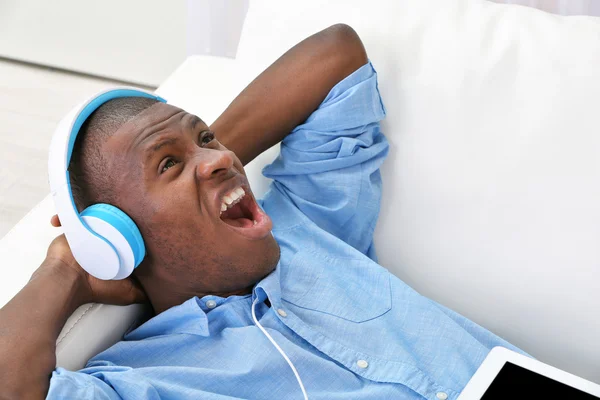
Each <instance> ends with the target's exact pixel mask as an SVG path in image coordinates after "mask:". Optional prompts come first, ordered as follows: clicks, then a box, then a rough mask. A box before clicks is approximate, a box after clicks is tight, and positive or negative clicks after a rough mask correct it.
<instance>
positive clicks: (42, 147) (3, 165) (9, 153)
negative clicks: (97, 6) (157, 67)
mask: <svg viewBox="0 0 600 400" xmlns="http://www.w3.org/2000/svg"><path fill="white" fill-rule="evenodd" d="M115 84H119V83H115V82H111V81H109V80H104V79H97V78H93V77H88V76H81V75H76V74H70V73H66V72H62V71H55V70H52V69H49V68H43V67H35V66H30V65H25V64H20V63H14V62H10V61H5V60H0V238H1V237H3V236H4V235H5V234H6V233H7V232H8V231H9V230H10V228H11V227H12V226H13V225H15V224H16V223H17V222H18V221H19V220H20V219H21V218H22V217H23V216H25V214H26V213H27V212H28V211H29V210H30V209H31V208H32V207H33V206H34V205H35V204H37V203H38V202H39V201H40V200H42V199H43V198H44V197H45V196H46V195H47V194H48V192H49V188H48V174H47V171H48V167H47V160H48V146H49V144H50V138H51V136H52V133H53V131H54V128H55V127H56V124H57V123H58V121H59V120H60V119H61V118H62V116H63V115H64V114H65V113H66V112H68V110H69V109H70V108H71V107H73V106H74V105H76V104H77V103H78V102H79V101H81V100H82V99H84V98H85V97H86V96H88V95H90V94H92V93H94V92H96V91H98V90H100V89H102V88H105V87H109V86H113V85H115Z"/></svg>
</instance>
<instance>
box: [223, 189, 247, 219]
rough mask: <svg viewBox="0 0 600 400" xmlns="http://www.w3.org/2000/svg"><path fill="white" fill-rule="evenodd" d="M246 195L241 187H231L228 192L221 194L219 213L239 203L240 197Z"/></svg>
mask: <svg viewBox="0 0 600 400" xmlns="http://www.w3.org/2000/svg"><path fill="white" fill-rule="evenodd" d="M245 195H246V192H245V191H244V189H242V188H241V187H238V188H236V189H233V190H232V191H231V192H230V193H229V194H227V195H225V196H223V202H222V203H221V214H223V212H224V211H226V210H227V209H228V208H231V207H233V206H234V205H235V204H237V203H239V202H240V200H241V199H242V197H244V196H245Z"/></svg>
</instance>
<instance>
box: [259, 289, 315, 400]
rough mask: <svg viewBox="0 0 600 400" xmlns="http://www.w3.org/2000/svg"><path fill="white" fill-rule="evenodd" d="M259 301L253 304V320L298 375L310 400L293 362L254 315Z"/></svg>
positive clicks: (306, 398)
mask: <svg viewBox="0 0 600 400" xmlns="http://www.w3.org/2000/svg"><path fill="white" fill-rule="evenodd" d="M257 301H258V298H256V299H255V300H254V302H253V303H252V319H253V320H254V323H255V324H256V326H258V328H259V329H260V330H261V331H262V333H264V334H265V336H266V337H267V339H269V340H270V341H271V343H273V346H275V348H276V349H277V350H279V352H280V353H281V355H282V356H283V358H285V361H287V363H288V364H289V365H290V367H291V368H292V371H294V375H296V379H297V380H298V383H299V384H300V389H302V394H303V395H304V400H308V396H307V394H306V390H305V389H304V385H303V384H302V379H300V375H298V371H296V367H294V364H292V362H291V361H290V359H289V358H288V356H287V355H286V354H285V353H284V351H283V350H282V349H281V347H279V345H278V344H277V343H276V342H275V340H273V338H272V337H271V335H269V333H268V332H267V331H266V330H265V328H263V327H262V325H261V324H260V322H258V320H257V319H256V314H255V313H254V306H255V305H256V302H257Z"/></svg>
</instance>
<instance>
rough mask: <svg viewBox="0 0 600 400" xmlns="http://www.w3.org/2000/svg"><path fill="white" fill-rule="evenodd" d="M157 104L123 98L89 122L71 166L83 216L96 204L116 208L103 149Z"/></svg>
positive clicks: (103, 107)
mask: <svg viewBox="0 0 600 400" xmlns="http://www.w3.org/2000/svg"><path fill="white" fill-rule="evenodd" d="M157 102H158V101H157V100H154V99H151V98H147V97H121V98H118V99H113V100H109V101H107V102H106V103H104V104H102V105H101V106H100V107H98V108H97V109H96V110H95V111H94V112H93V113H92V114H91V115H90V116H89V117H88V118H87V119H86V121H85V123H84V124H83V125H82V127H81V129H80V131H79V134H78V135H77V139H76V140H75V146H74V148H73V155H72V156H71V161H70V163H69V176H70V180H71V191H72V193H73V200H74V201H75V206H76V207H77V209H78V210H79V212H81V211H83V210H84V209H85V208H86V207H89V206H90V205H92V204H96V203H108V204H113V205H115V196H116V193H115V191H114V188H113V187H112V185H111V181H112V179H111V176H110V170H109V165H108V162H107V160H106V157H104V152H103V149H102V146H103V144H104V142H105V141H106V140H108V138H110V137H111V136H112V135H113V134H114V133H115V132H116V131H117V130H118V129H119V128H120V127H121V126H122V125H123V124H125V123H126V122H127V121H130V120H131V119H133V118H134V117H136V116H137V115H138V114H140V113H141V112H142V111H144V110H145V109H147V108H149V107H150V106H152V105H153V104H155V103H157Z"/></svg>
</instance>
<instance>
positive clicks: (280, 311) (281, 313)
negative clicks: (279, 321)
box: [277, 308, 287, 317]
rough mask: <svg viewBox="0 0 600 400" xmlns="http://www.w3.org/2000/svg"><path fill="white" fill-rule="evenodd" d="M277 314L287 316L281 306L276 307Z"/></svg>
mask: <svg viewBox="0 0 600 400" xmlns="http://www.w3.org/2000/svg"><path fill="white" fill-rule="evenodd" d="M277 314H279V315H281V316H282V317H287V313H286V312H285V311H283V310H282V309H281V308H278V309H277Z"/></svg>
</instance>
